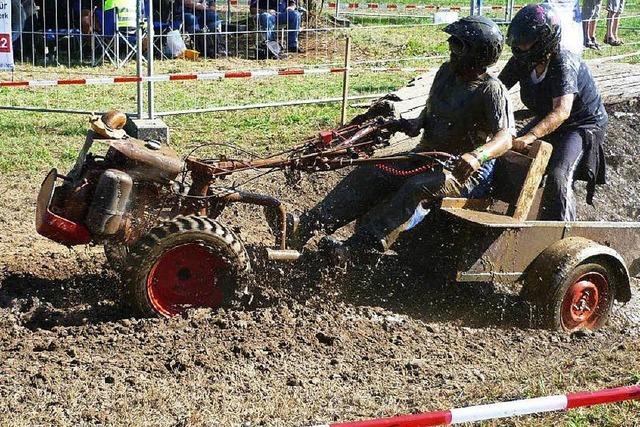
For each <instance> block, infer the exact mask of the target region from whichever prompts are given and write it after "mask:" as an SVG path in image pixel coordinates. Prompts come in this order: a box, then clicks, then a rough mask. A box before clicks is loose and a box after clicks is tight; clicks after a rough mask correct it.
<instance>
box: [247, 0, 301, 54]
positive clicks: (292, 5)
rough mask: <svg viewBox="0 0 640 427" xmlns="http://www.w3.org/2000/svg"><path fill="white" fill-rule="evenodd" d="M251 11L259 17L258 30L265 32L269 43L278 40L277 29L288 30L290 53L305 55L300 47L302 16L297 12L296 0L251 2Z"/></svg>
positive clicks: (259, 0) (258, 0) (252, 0)
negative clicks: (299, 36)
mask: <svg viewBox="0 0 640 427" xmlns="http://www.w3.org/2000/svg"><path fill="white" fill-rule="evenodd" d="M249 10H250V12H251V14H252V15H255V16H256V17H257V18H256V19H257V21H258V28H259V29H261V30H265V32H266V37H267V40H268V41H275V40H276V32H275V30H276V29H277V28H286V29H287V49H288V50H289V52H296V53H304V49H302V48H301V47H300V46H299V45H298V33H299V32H300V21H301V20H302V14H301V13H300V12H299V11H298V10H297V4H296V0H251V2H250V3H249Z"/></svg>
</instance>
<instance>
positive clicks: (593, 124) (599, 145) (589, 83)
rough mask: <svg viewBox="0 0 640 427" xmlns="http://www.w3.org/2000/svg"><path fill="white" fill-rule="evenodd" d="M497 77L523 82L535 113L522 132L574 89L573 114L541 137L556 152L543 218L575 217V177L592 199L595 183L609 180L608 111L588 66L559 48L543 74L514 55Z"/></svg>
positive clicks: (509, 84) (508, 82)
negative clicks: (606, 145) (540, 74)
mask: <svg viewBox="0 0 640 427" xmlns="http://www.w3.org/2000/svg"><path fill="white" fill-rule="evenodd" d="M499 78H500V80H502V82H503V83H504V84H505V86H506V87H507V88H511V87H513V86H514V85H515V84H516V83H520V97H521V99H522V103H523V104H524V105H525V106H527V108H529V109H530V110H531V111H533V112H534V113H535V114H536V117H535V119H534V120H533V121H532V122H531V123H529V124H528V125H527V126H525V127H524V129H523V130H522V131H521V132H520V134H521V135H523V134H525V133H527V132H528V131H529V130H530V129H532V128H533V127H534V126H535V125H536V124H537V123H538V122H539V121H540V120H542V119H543V118H544V117H545V116H547V115H548V114H549V113H550V112H551V111H552V110H553V99H554V98H557V97H560V96H563V95H569V94H573V95H574V101H573V105H572V108H571V114H570V115H569V118H568V119H567V120H565V121H564V122H563V123H562V125H560V127H558V129H556V130H555V131H554V132H552V133H551V134H549V135H547V136H545V137H544V138H543V139H544V140H546V141H548V142H550V143H551V144H552V145H553V153H552V155H551V159H550V160H549V165H548V166H547V184H546V186H545V190H544V195H543V200H542V210H541V213H540V218H541V219H545V220H562V221H574V220H576V218H577V214H576V201H575V195H574V192H573V183H574V181H576V180H582V181H586V182H587V203H589V204H592V202H593V195H594V193H595V187H596V184H604V183H605V181H606V180H605V156H604V148H603V143H604V137H605V132H606V127H607V122H608V116H607V112H606V111H605V108H604V104H603V103H602V98H601V96H600V93H599V92H598V89H597V88H596V85H595V82H594V80H593V77H592V75H591V72H590V71H589V68H588V67H587V65H586V64H585V62H584V61H582V59H580V57H578V56H577V55H575V54H573V53H571V52H568V51H565V50H561V51H560V52H559V53H558V54H557V55H555V56H554V57H552V58H551V60H550V62H549V65H548V66H547V69H546V71H545V72H544V73H543V74H542V76H540V77H537V76H536V75H535V74H532V71H531V70H529V69H527V67H522V66H520V65H519V64H518V62H516V60H515V59H514V58H511V59H510V60H509V62H507V65H506V66H505V68H504V69H503V70H502V72H501V73H500V75H499Z"/></svg>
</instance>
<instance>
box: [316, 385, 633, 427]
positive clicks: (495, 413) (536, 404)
mask: <svg viewBox="0 0 640 427" xmlns="http://www.w3.org/2000/svg"><path fill="white" fill-rule="evenodd" d="M625 400H640V385H637V386H629V387H618V388H612V389H605V390H600V391H595V392H582V393H569V394H560V395H555V396H546V397H536V398H533V399H521V400H513V401H510V402H499V403H491V404H488V405H477V406H469V407H467V408H455V409H451V410H448V411H436V412H425V413H422V414H415V415H403V416H398V417H390V418H379V419H373V420H364V421H354V422H346V423H334V424H322V425H320V426H315V427H426V426H439V425H451V424H461V423H468V422H476V421H484V420H492V419H498V418H506V417H515V416H519V415H529V414H539V413H543V412H552V411H563V410H568V409H574V408H580V407H584V406H592V405H600V404H604V403H615V402H622V401H625Z"/></svg>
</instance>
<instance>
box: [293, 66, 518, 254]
mask: <svg viewBox="0 0 640 427" xmlns="http://www.w3.org/2000/svg"><path fill="white" fill-rule="evenodd" d="M412 126H413V127H414V128H415V127H420V128H424V129H425V133H424V135H423V138H422V140H421V142H420V143H419V144H418V145H417V146H416V147H415V148H414V150H413V151H430V150H437V151H445V152H449V153H452V154H457V155H458V154H463V153H466V152H469V151H473V150H474V149H475V148H477V147H478V146H480V145H483V144H485V143H486V142H487V139H488V137H490V136H492V135H494V134H496V133H497V132H499V131H501V130H503V129H513V128H514V127H515V125H514V119H513V110H512V108H511V105H510V102H509V98H508V96H507V91H506V89H505V88H504V86H503V85H502V83H500V81H498V80H497V79H496V78H494V77H491V76H489V75H482V76H480V77H479V78H478V79H476V80H475V81H472V82H464V81H461V80H458V79H456V77H455V75H454V74H453V73H452V72H451V69H450V67H449V64H444V65H443V66H442V67H441V68H440V70H439V71H438V73H437V75H436V77H435V80H434V82H433V85H432V88H431V91H430V94H429V99H428V101H427V104H426V108H425V110H424V111H423V112H422V114H421V115H420V117H419V118H418V119H417V120H414V121H413V123H412ZM494 164H495V161H493V160H491V161H488V162H486V163H484V164H483V165H482V167H481V168H480V170H478V171H476V172H475V173H474V174H473V175H472V176H471V177H470V178H469V179H468V180H467V181H465V182H464V183H459V182H458V181H457V180H456V179H455V178H453V176H452V175H451V173H450V172H449V171H446V170H443V169H442V168H438V169H435V170H433V171H430V172H425V173H421V174H418V175H414V176H411V177H404V176H398V175H392V174H389V173H387V172H384V171H382V170H380V169H379V168H377V167H375V166H362V167H359V168H357V169H355V170H354V171H352V172H351V173H350V174H349V175H348V176H346V177H345V178H344V179H343V180H342V181H341V182H340V183H339V184H338V185H337V186H336V187H335V188H334V189H333V190H332V191H331V192H330V193H329V194H328V195H327V197H325V198H324V199H323V200H322V201H321V202H320V203H319V204H317V205H316V206H315V207H314V208H313V209H311V210H309V211H308V212H306V213H305V214H303V215H302V216H301V218H300V225H299V227H298V231H297V232H296V236H294V240H295V245H296V246H298V247H299V246H302V245H304V243H306V242H307V241H308V240H309V239H310V238H311V237H312V236H313V234H314V232H315V231H324V232H326V233H329V234H331V233H333V232H335V231H336V230H337V229H339V228H341V227H343V226H345V225H347V224H349V223H350V222H352V221H354V220H356V219H360V223H359V227H358V228H357V230H356V233H355V234H354V235H353V236H352V237H351V238H350V239H349V241H348V243H349V242H356V241H358V242H360V243H362V242H364V243H365V244H366V245H368V246H373V247H375V248H377V249H379V250H386V249H388V248H389V247H390V246H391V245H392V244H393V242H394V241H395V240H396V238H397V237H398V235H399V234H400V232H402V231H405V230H407V229H410V228H411V227H412V226H413V225H415V224H414V223H415V220H414V218H415V217H414V213H415V212H416V208H417V207H418V205H419V204H420V203H423V204H425V203H426V204H432V203H433V202H435V201H437V200H439V199H441V198H443V197H461V196H462V197H476V198H477V197H482V196H483V195H486V193H487V192H488V189H489V187H490V182H491V180H492V178H493V166H494ZM419 165H420V164H419V163H418V164H415V163H413V162H405V163H403V164H398V165H394V166H395V167H398V168H402V169H413V168H415V167H417V166H419Z"/></svg>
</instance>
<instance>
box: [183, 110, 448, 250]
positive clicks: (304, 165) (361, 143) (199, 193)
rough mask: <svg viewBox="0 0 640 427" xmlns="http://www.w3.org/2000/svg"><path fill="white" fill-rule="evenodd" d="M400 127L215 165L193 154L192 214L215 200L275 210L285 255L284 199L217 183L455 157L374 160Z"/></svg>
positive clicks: (377, 122)
mask: <svg viewBox="0 0 640 427" xmlns="http://www.w3.org/2000/svg"><path fill="white" fill-rule="evenodd" d="M397 123H398V122H397V121H396V120H395V119H384V118H381V117H379V118H376V119H372V120H369V121H366V122H364V123H362V124H360V125H348V126H343V127H341V128H339V129H337V130H333V131H326V132H320V133H319V134H318V135H317V136H316V137H314V138H311V139H309V140H307V141H305V142H304V143H303V144H301V145H299V146H297V147H294V148H292V149H290V150H287V151H285V152H282V153H280V154H277V155H274V156H269V157H264V158H257V159H251V160H246V159H229V158H225V157H221V158H219V159H216V160H215V161H211V160H200V159H197V158H195V157H192V156H189V157H187V158H186V160H185V164H186V168H187V170H188V171H189V172H190V173H191V178H192V185H191V188H190V190H189V194H188V197H191V198H192V202H191V203H188V204H187V206H188V207H187V210H188V211H192V212H197V213H199V214H201V215H206V214H207V212H206V204H207V203H206V202H207V200H208V199H209V198H211V199H214V200H215V201H216V202H221V203H222V204H225V203H228V202H240V203H249V204H254V205H259V206H265V207H269V208H272V209H274V210H275V214H276V216H277V219H278V228H279V230H278V233H277V235H276V244H277V246H278V247H279V248H280V251H283V250H286V236H287V224H286V209H285V207H284V205H283V203H282V202H281V201H280V200H278V199H276V198H274V197H271V196H267V195H262V194H257V193H251V192H245V191H239V190H229V189H220V188H217V187H213V188H212V187H211V186H212V184H213V183H214V182H215V181H216V180H217V179H222V178H225V177H227V176H229V175H231V174H233V173H237V172H241V171H251V170H254V171H255V170H263V169H271V170H274V169H275V170H278V169H280V170H285V171H286V170H299V171H305V172H319V171H330V170H336V169H340V168H344V167H347V166H353V165H361V164H389V163H391V164H393V163H397V162H401V161H406V160H414V161H415V160H420V161H421V162H424V163H425V164H426V163H431V165H432V166H433V165H435V164H443V160H447V159H449V158H450V155H449V154H447V153H440V152H428V153H410V154H401V155H394V156H386V157H372V156H373V154H374V152H375V151H376V150H377V149H380V148H383V147H386V146H389V140H390V138H391V136H392V135H393V133H394V132H395V131H396V130H398V129H397ZM423 168H424V167H423ZM211 193H213V194H211ZM198 199H200V200H198ZM280 257H282V254H280ZM282 259H284V258H282Z"/></svg>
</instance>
